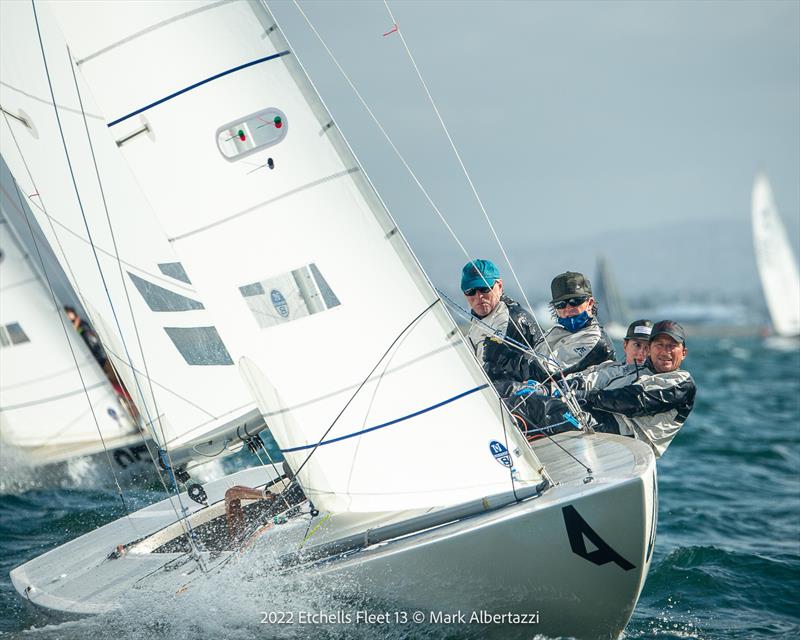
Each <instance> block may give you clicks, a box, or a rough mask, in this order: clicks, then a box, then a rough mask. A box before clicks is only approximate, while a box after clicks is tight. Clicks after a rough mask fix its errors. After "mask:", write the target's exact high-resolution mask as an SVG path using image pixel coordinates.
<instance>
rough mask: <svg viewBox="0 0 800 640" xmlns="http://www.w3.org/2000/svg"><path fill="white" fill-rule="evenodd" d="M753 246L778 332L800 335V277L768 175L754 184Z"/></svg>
mask: <svg viewBox="0 0 800 640" xmlns="http://www.w3.org/2000/svg"><path fill="white" fill-rule="evenodd" d="M752 206H753V243H754V246H755V254H756V264H757V265H758V274H759V276H761V287H762V289H763V290H764V298H765V299H766V301H767V307H768V308H769V315H770V319H771V320H772V327H773V328H774V330H775V333H777V334H778V335H781V336H798V335H800V275H798V270H797V261H796V260H795V257H794V255H793V254H792V248H791V246H790V245H789V239H788V238H787V236H786V229H785V228H784V226H783V223H782V222H781V219H780V216H779V215H778V210H777V208H776V207H775V202H774V200H773V198H772V190H771V189H770V186H769V181H768V180H767V178H766V176H764V175H759V176H758V177H757V178H756V181H755V184H754V185H753V202H752Z"/></svg>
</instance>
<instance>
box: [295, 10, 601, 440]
mask: <svg viewBox="0 0 800 640" xmlns="http://www.w3.org/2000/svg"><path fill="white" fill-rule="evenodd" d="M296 2H297V0H295V3H296ZM383 4H384V6H385V7H386V11H387V12H388V13H389V17H390V18H391V20H392V23H393V24H394V25H395V27H397V20H396V19H395V17H394V15H393V14H392V10H391V9H390V8H389V3H388V1H387V0H383ZM396 30H397V35H398V36H399V37H400V41H401V42H402V44H403V48H404V49H405V50H406V53H407V54H408V57H409V60H411V64H412V65H413V67H414V71H415V72H416V74H417V78H418V79H419V81H420V84H421V85H422V88H423V89H424V90H425V94H426V95H427V96H428V101H429V102H430V103H431V106H432V107H433V110H434V112H435V113H436V117H437V119H438V120H439V124H441V126H442V130H443V131H444V133H445V135H446V136H447V140H448V141H449V143H450V147H451V148H452V149H453V153H454V154H455V156H456V159H457V160H458V163H459V165H460V166H461V169H462V171H463V172H464V176H465V177H466V179H467V182H468V183H469V186H470V188H471V189H472V193H473V195H474V196H475V200H476V201H477V202H478V205H479V207H480V209H481V211H482V212H483V216H484V218H486V222H487V224H488V225H489V228H490V229H491V231H492V235H493V236H494V239H495V241H496V242H497V246H498V247H499V248H500V251H501V252H502V254H503V258H504V259H505V261H506V263H507V264H508V267H509V269H510V270H511V275H512V276H513V277H514V281H515V282H516V284H517V287H518V288H519V290H520V292H521V293H522V297H523V299H524V300H525V304H526V305H527V307H528V309H529V310H530V312H531V317H532V318H533V321H534V322H535V323H536V327H537V328H538V329H539V333H540V335H542V336H544V331H542V327H541V325H540V324H539V320H538V318H537V317H536V313H535V312H534V310H533V307H532V306H531V303H530V301H529V300H528V296H527V295H526V293H525V289H523V287H522V284H521V283H520V281H519V278H518V277H517V273H516V271H515V270H514V265H512V264H511V260H510V259H509V257H508V254H507V253H506V250H505V247H504V246H503V243H502V242H501V240H500V237H499V236H498V235H497V231H496V230H495V228H494V224H492V221H491V219H490V217H489V213H488V212H487V211H486V207H484V205H483V201H482V200H481V198H480V196H479V195H478V190H477V189H476V188H475V184H474V183H473V181H472V178H471V177H470V175H469V172H468V171H467V168H466V166H465V165H464V161H463V160H462V159H461V154H460V153H459V152H458V149H457V148H456V145H455V142H454V141H453V138H452V136H451V135H450V131H449V130H448V129H447V125H445V122H444V119H443V118H442V114H441V113H440V112H439V109H438V107H437V106H436V102H435V101H434V99H433V96H432V95H431V92H430V90H429V89H428V85H427V84H426V82H425V80H424V78H423V77H422V73H421V71H420V69H419V67H418V66H417V62H416V60H415V59H414V56H413V54H412V53H411V49H410V48H409V46H408V43H407V42H406V39H405V37H404V36H403V31H402V29H400V28H399V27H397V29H396ZM472 266H473V267H475V263H474V262H472ZM475 270H476V271H477V272H478V273H480V271H479V270H478V269H477V267H475ZM481 277H482V278H483V281H484V282H485V283H486V285H487V286H489V283H488V282H487V281H486V278H485V277H483V275H482V274H481ZM509 319H510V320H511V321H512V323H513V324H514V326H515V327H516V328H517V331H519V327H518V326H517V324H516V323H515V322H513V319H511V318H509ZM519 333H520V335H522V336H523V338H524V334H523V333H522V332H521V331H519ZM525 342H526V343H527V339H526V340H525ZM540 342H544V345H545V346H546V347H547V350H548V352H549V357H550V358H552V359H553V360H554V364H555V366H556V370H557V371H556V373H557V374H560V376H561V379H562V381H563V380H564V370H563V367H562V366H561V365H560V363H559V362H558V360H556V359H555V354H554V353H553V348H552V347H551V346H550V343H549V342H548V341H547V340H546V339H542V340H540ZM529 346H531V345H529ZM555 375H556V374H552V377H553V378H554V379H555ZM564 400H565V402H566V403H567V405H568V406H569V407H570V409H571V410H575V409H580V407H579V406H578V403H577V401H576V400H575V398H574V395H573V393H572V391H571V390H569V389H568V390H567V392H566V393H565V394H564ZM576 415H577V416H578V420H579V421H581V424H582V425H583V426H584V428H588V425H587V424H584V422H583V417H582V414H581V413H580V411H578V412H577V413H576Z"/></svg>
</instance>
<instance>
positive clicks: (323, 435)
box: [294, 298, 441, 478]
mask: <svg viewBox="0 0 800 640" xmlns="http://www.w3.org/2000/svg"><path fill="white" fill-rule="evenodd" d="M439 302H441V298H436V300H434V301H433V302H431V303H430V304H429V305H428V306H427V307H425V308H424V309H423V310H422V311H421V312H420V313H419V314H418V315H417V316H416V317H415V318H414V319H413V320H412V321H411V322H409V323H408V324H407V325H406V326H405V327H404V328H403V330H402V331H401V332H400V333H399V334H398V335H397V336H395V339H394V340H392V343H391V344H390V345H389V348H388V349H386V351H384V352H383V354H382V355H381V357H380V358H379V359H378V361H377V362H376V363H375V366H374V367H372V369H371V370H370V372H369V374H367V376H366V377H365V378H364V380H363V381H362V382H361V384H360V385H358V388H357V389H356V390H355V391H354V392H353V395H351V396H350V398H349V399H348V400H347V402H345V404H344V406H343V407H342V410H341V411H339V413H338V415H337V416H336V417H335V418H334V419H333V422H331V424H330V426H329V427H328V428H327V429H326V430H325V433H323V434H322V436H321V437H320V439H319V441H318V442H317V444H315V445H314V448H313V449H312V450H311V451H310V452H309V454H308V455H307V456H306V459H305V460H303V463H302V464H301V465H300V467H299V468H298V469H297V471H295V472H294V475H295V478H298V477H299V476H300V471H302V469H303V467H305V466H306V463H307V462H308V461H309V460H311V456H313V455H314V452H315V451H316V450H317V449H319V447H320V445H321V444H322V442H323V440H325V436H327V435H328V434H329V433H330V432H331V429H333V427H334V426H335V425H336V423H337V422H338V421H339V418H341V417H342V415H343V414H344V412H345V411H346V410H347V407H349V406H350V403H351V402H352V401H353V400H354V399H355V397H356V396H357V395H358V393H359V391H361V389H362V388H363V386H364V385H365V384H367V381H368V380H369V379H370V378H371V377H372V374H373V373H375V370H376V369H377V368H378V367H379V366H380V364H381V362H383V359H384V358H385V357H386V354H388V353H389V352H390V351H391V350H392V349H393V348H394V345H395V344H396V343H397V341H398V340H400V338H402V337H403V336H404V335H405V333H406V332H407V331H409V330H410V329H411V328H412V327H413V326H414V325H415V324H416V323H417V322H419V320H421V319H422V317H423V316H424V315H425V314H427V313H428V311H430V310H431V309H433V307H435V306H436V304H437V303H439ZM303 448H306V447H303Z"/></svg>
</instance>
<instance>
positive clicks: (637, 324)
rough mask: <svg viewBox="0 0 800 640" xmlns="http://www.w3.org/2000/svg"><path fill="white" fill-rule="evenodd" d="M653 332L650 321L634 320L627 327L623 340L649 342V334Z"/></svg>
mask: <svg viewBox="0 0 800 640" xmlns="http://www.w3.org/2000/svg"><path fill="white" fill-rule="evenodd" d="M652 330H653V322H652V321H651V320H634V321H633V322H631V323H630V324H629V325H628V331H627V333H626V334H625V340H650V333H651V332H652Z"/></svg>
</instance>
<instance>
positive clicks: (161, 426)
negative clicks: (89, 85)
mask: <svg viewBox="0 0 800 640" xmlns="http://www.w3.org/2000/svg"><path fill="white" fill-rule="evenodd" d="M31 2H32V3H33V0H31ZM37 30H38V21H37ZM39 41H40V43H41V34H40V35H39ZM42 56H44V47H43V46H42ZM67 61H68V64H69V68H70V70H71V71H72V79H73V82H74V83H75V93H76V95H77V97H78V104H79V105H80V109H81V113H82V114H84V109H83V99H82V97H81V91H80V87H79V86H78V77H77V76H76V75H75V66H74V65H73V64H72V54H71V53H70V51H69V47H67ZM45 70H47V61H46V60H45ZM47 78H48V82H49V81H50V74H49V71H48V76H47ZM50 91H51V93H52V85H51V87H50ZM53 102H55V96H53ZM56 116H58V111H56ZM58 126H59V131H60V130H61V121H60V119H59V123H58ZM83 126H84V129H85V131H86V141H87V142H88V143H89V151H90V153H91V156H92V164H93V166H94V171H95V175H96V176H97V185H98V187H99V189H100V197H101V199H102V202H103V211H104V212H105V214H106V221H107V222H108V230H109V233H110V235H111V242H112V245H113V246H114V253H115V255H116V262H117V267H118V269H119V274H120V279H121V280H122V288H123V291H124V292H125V300H126V301H127V303H128V311H129V312H130V315H131V321H132V322H133V329H134V334H135V335H136V341H137V344H138V346H139V354H140V356H141V358H142V365H143V367H144V371H145V378H146V380H147V381H148V386H149V389H150V397H151V398H152V399H153V408H154V410H155V413H156V419H157V420H158V426H159V429H160V430H161V441H162V442H166V436H165V434H164V424H163V421H162V420H161V417H160V416H161V412H160V411H159V409H158V401H157V400H156V395H155V390H154V389H153V382H152V380H151V378H150V372H149V370H148V367H147V358H146V357H145V353H144V347H143V345H142V340H141V335H140V334H139V325H138V323H137V322H136V315H135V314H134V312H133V305H132V304H131V299H130V296H129V294H128V285H127V283H126V281H125V276H124V274H123V273H122V264H121V263H120V260H119V249H118V248H117V239H116V236H115V234H114V227H113V225H112V224H111V216H110V214H109V211H108V202H107V201H106V195H105V190H104V189H103V181H102V179H101V178H100V169H99V167H98V166H97V157H96V156H95V153H94V145H93V144H92V136H91V134H90V133H89V123H88V120H87V119H86V115H85V114H84V115H83ZM61 139H62V143H63V144H64V152H65V153H67V144H66V140H65V139H64V134H63V132H62V134H61ZM67 162H68V163H69V165H70V172H72V163H71V162H69V154H68V153H67ZM72 180H73V184H74V185H75V192H76V195H78V204H79V206H80V209H81V215H82V216H83V220H84V224H85V225H86V233H87V234H88V236H89V238H90V239H91V231H90V230H89V224H88V221H87V220H86V216H85V214H84V210H83V204H82V203H81V201H80V195H79V194H78V185H77V184H76V183H75V177H74V175H73V178H72ZM92 247H94V243H92ZM93 253H94V256H95V262H96V263H97V269H98V271H99V272H100V277H101V279H102V280H103V286H104V288H105V291H106V296H107V297H108V302H109V304H110V305H111V311H112V313H113V314H114V321H115V322H116V324H117V330H118V331H119V332H120V338H121V339H122V345H123V348H124V349H125V354H126V356H127V357H128V361H129V362H131V363H132V362H133V361H132V359H131V357H130V353H129V352H128V346H127V343H126V341H125V336H124V334H123V333H122V327H121V326H120V324H119V319H118V318H117V312H116V309H115V307H114V303H113V302H112V300H111V293H110V292H109V290H108V286H107V284H106V280H105V275H104V274H103V269H102V267H101V266H100V260H99V259H98V257H97V253H96V252H94V251H93ZM112 366H113V362H112ZM115 373H116V374H117V376H118V377H119V373H118V372H116V370H115ZM133 379H134V380H135V381H136V386H137V388H138V391H139V397H141V398H142V401H143V404H144V405H145V411H146V412H147V415H148V420H150V412H149V409H148V408H147V402H145V401H144V394H143V393H142V388H141V383H140V382H139V378H138V376H134V378H133ZM151 428H152V422H151ZM153 435H155V429H154V428H153ZM142 440H144V437H142ZM145 445H146V443H145ZM147 450H148V452H150V449H149V448H148V449H147ZM150 458H151V460H152V462H153V466H154V467H155V469H156V473H157V474H158V477H159V478H160V479H161V480H162V484H163V485H164V489H165V490H166V483H164V482H163V477H162V475H161V473H160V470H159V467H158V465H157V464H156V461H155V458H154V456H153V455H152V453H150ZM167 458H168V460H169V464H170V469H174V465H173V462H172V458H171V456H170V454H169V451H167ZM169 475H170V476H171V478H172V480H173V484H174V488H175V496H176V497H177V498H178V505H180V507H181V511H182V512H183V513H184V517H185V514H186V508H185V507H184V505H183V501H182V500H181V492H180V488H179V487H178V479H177V478H176V477H175V473H174V472H171V473H170V474H169ZM167 493H169V491H167ZM170 504H172V501H171V500H170ZM173 508H174V509H175V515H176V517H177V518H178V520H179V521H182V520H181V516H180V514H178V509H177V507H175V505H174V504H173ZM185 522H186V525H184V528H186V527H187V526H188V531H187V536H189V533H190V532H191V525H190V524H189V521H188V519H186V520H185ZM192 546H193V550H194V551H195V552H197V550H196V549H194V541H193V540H192ZM201 566H202V564H201Z"/></svg>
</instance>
